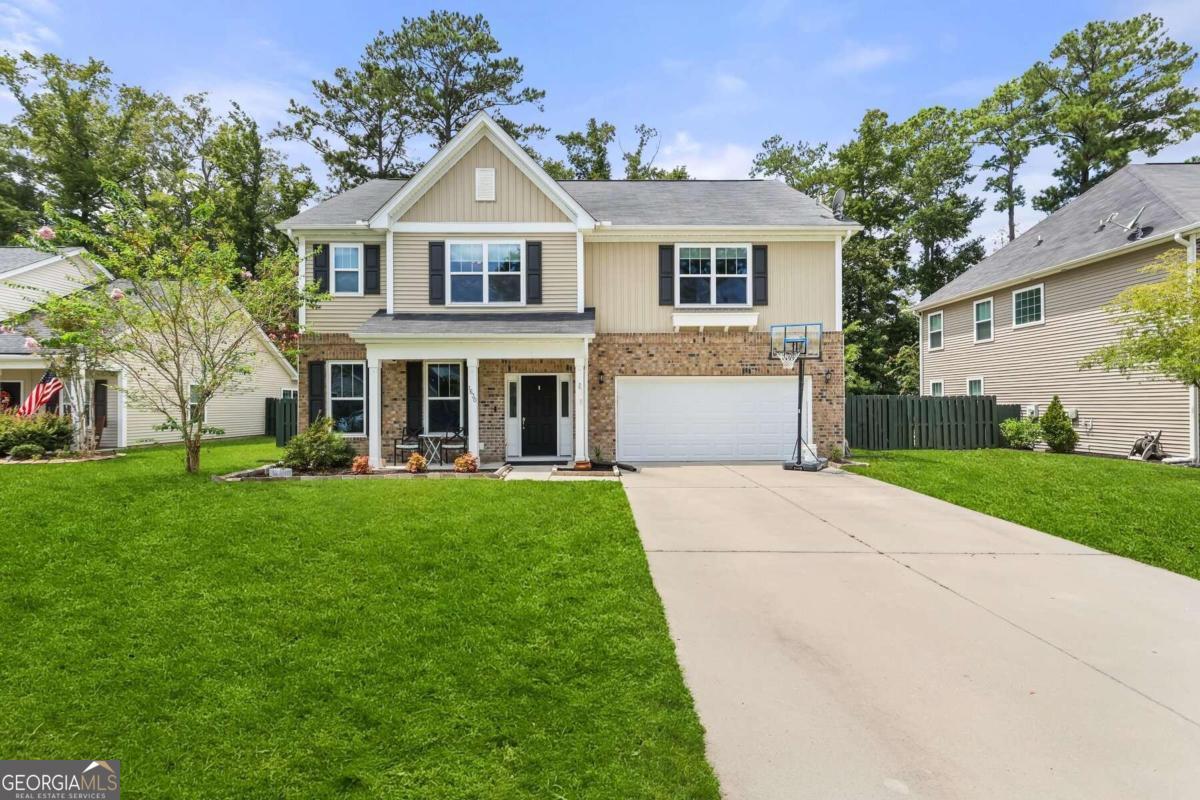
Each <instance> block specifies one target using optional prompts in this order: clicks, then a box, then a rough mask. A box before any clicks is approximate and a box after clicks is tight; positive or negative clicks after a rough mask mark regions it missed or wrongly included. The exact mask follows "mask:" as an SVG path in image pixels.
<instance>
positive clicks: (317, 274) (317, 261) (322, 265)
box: [313, 244, 329, 292]
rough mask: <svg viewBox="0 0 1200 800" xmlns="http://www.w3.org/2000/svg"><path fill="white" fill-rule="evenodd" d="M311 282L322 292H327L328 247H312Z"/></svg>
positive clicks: (322, 245)
mask: <svg viewBox="0 0 1200 800" xmlns="http://www.w3.org/2000/svg"><path fill="white" fill-rule="evenodd" d="M313 280H314V281H316V282H317V288H318V289H320V290H321V291H322V292H328V291H329V245H327V244H314V245H313Z"/></svg>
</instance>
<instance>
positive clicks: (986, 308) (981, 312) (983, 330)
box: [975, 297, 992, 342]
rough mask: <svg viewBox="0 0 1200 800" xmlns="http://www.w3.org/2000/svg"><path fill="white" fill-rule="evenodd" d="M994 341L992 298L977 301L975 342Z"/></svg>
mask: <svg viewBox="0 0 1200 800" xmlns="http://www.w3.org/2000/svg"><path fill="white" fill-rule="evenodd" d="M991 340H992V298H990V297H989V298H987V299H986V300H976V301H975V341H976V342H990V341H991Z"/></svg>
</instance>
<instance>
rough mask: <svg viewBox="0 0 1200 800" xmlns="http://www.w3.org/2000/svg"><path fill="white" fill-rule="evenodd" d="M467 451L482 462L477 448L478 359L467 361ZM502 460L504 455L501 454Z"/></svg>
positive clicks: (481, 455)
mask: <svg viewBox="0 0 1200 800" xmlns="http://www.w3.org/2000/svg"><path fill="white" fill-rule="evenodd" d="M467 449H468V450H469V451H471V452H472V453H474V454H475V457H476V458H478V459H479V460H480V461H483V453H481V452H480V447H479V359H478V358H468V359H467ZM500 457H501V458H503V457H504V454H503V453H501V454H500Z"/></svg>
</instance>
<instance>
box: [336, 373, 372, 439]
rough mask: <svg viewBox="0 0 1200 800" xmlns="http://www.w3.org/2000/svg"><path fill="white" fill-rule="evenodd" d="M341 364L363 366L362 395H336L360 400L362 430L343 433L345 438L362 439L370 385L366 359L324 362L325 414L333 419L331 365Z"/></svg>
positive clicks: (365, 431)
mask: <svg viewBox="0 0 1200 800" xmlns="http://www.w3.org/2000/svg"><path fill="white" fill-rule="evenodd" d="M335 364H336V365H342V364H357V365H360V366H362V368H363V396H362V397H361V398H357V397H338V398H336V399H337V400H341V401H345V400H360V399H361V400H362V405H363V432H362V433H343V434H342V436H345V437H346V438H347V439H364V438H366V435H367V394H368V393H369V392H370V391H371V387H369V386H367V375H368V372H369V370H368V369H367V362H366V361H354V360H350V361H327V362H325V416H327V417H329V418H330V419H333V401H334V399H335V398H334V396H333V367H334V365H335Z"/></svg>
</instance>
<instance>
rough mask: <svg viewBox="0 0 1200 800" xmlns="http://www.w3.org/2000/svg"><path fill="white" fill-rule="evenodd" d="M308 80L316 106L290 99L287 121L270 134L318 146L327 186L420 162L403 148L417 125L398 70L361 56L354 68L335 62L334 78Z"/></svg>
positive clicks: (401, 171)
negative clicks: (416, 161)
mask: <svg viewBox="0 0 1200 800" xmlns="http://www.w3.org/2000/svg"><path fill="white" fill-rule="evenodd" d="M312 85H313V94H314V95H315V97H316V101H317V102H316V106H309V105H305V104H303V103H299V102H297V101H296V100H292V101H291V102H290V103H289V104H288V113H289V114H290V115H291V116H292V121H291V122H290V123H288V124H286V125H281V126H280V127H278V128H277V129H276V130H275V135H277V136H280V137H282V138H284V139H288V140H291V141H301V142H307V143H308V144H309V146H311V147H312V148H313V150H315V151H316V152H317V154H318V155H319V156H320V157H321V160H322V161H323V162H325V170H326V172H327V173H328V175H329V180H330V186H329V189H330V191H331V192H342V191H345V190H347V189H352V188H353V187H355V186H357V185H359V184H360V183H362V182H363V181H365V180H369V179H371V178H404V177H407V176H409V175H411V174H412V173H413V171H415V169H416V168H417V167H418V166H419V164H416V163H414V162H413V160H412V159H411V158H410V157H409V152H408V142H409V139H410V138H411V137H412V135H413V134H414V132H415V131H416V127H417V126H416V123H415V121H414V120H413V117H412V105H413V90H412V87H411V86H410V85H409V84H408V83H407V82H406V80H405V76H404V74H403V73H402V72H400V71H398V70H396V69H387V68H383V67H381V66H379V65H378V64H376V63H374V62H373V61H372V60H371V59H369V58H364V59H363V60H362V61H361V62H360V64H359V66H358V67H357V68H355V69H348V68H346V67H338V68H337V69H336V70H334V72H333V80H330V81H327V80H315V81H313V84H312Z"/></svg>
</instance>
